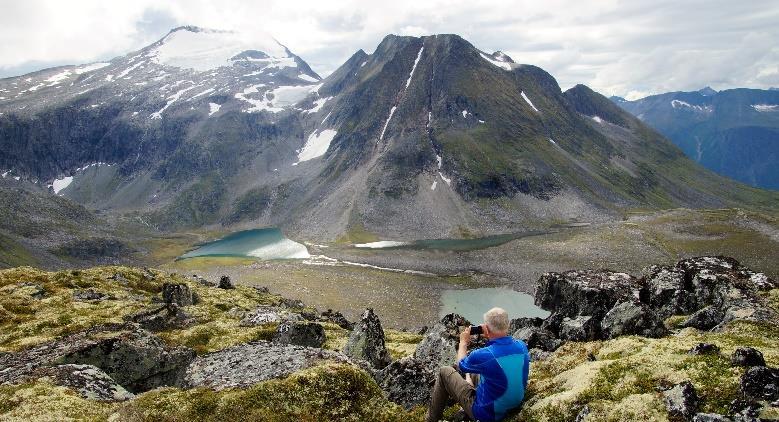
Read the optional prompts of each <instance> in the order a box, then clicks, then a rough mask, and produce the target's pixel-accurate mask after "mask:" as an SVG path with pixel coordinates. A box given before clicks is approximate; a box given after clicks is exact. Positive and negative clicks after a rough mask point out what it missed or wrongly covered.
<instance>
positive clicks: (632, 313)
mask: <svg viewBox="0 0 779 422" xmlns="http://www.w3.org/2000/svg"><path fill="white" fill-rule="evenodd" d="M601 330H602V332H603V337H604V338H615V337H618V336H623V335H635V334H637V335H641V336H644V337H661V336H663V335H665V334H667V332H668V330H667V329H666V328H665V326H664V325H663V322H662V321H661V320H660V319H659V318H658V316H657V315H656V314H655V313H654V312H652V310H651V309H650V308H649V307H648V306H646V305H644V304H641V303H635V302H632V301H629V302H622V303H620V304H618V305H616V306H614V307H613V308H612V309H611V310H609V312H608V313H606V315H605V316H604V317H603V321H601Z"/></svg>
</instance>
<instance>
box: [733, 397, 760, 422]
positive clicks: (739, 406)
mask: <svg viewBox="0 0 779 422" xmlns="http://www.w3.org/2000/svg"><path fill="white" fill-rule="evenodd" d="M762 407H763V405H761V404H760V403H757V402H754V401H752V400H745V399H743V398H741V399H735V400H733V401H732V402H730V404H729V405H728V414H729V415H730V416H732V418H733V419H734V420H736V421H738V422H759V421H763V419H758V417H759V416H760V409H762Z"/></svg>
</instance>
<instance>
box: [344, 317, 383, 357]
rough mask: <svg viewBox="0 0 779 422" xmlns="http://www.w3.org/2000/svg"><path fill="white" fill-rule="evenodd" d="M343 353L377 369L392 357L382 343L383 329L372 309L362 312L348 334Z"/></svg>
mask: <svg viewBox="0 0 779 422" xmlns="http://www.w3.org/2000/svg"><path fill="white" fill-rule="evenodd" d="M344 353H345V354H346V355H347V356H349V357H352V358H354V359H361V360H365V361H367V362H368V363H370V364H371V365H373V366H374V367H376V368H379V369H381V368H384V367H385V366H387V365H389V363H390V361H391V360H392V359H391V358H390V355H389V352H388V351H387V347H386V346H385V344H384V330H383V329H382V328H381V321H379V317H378V316H376V314H375V313H374V312H373V309H370V308H369V309H366V310H365V312H363V314H362V318H360V321H359V322H358V323H357V324H356V325H355V327H354V330H353V331H352V334H351V335H350V336H349V340H348V341H347V343H346V347H344Z"/></svg>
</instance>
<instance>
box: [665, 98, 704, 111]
mask: <svg viewBox="0 0 779 422" xmlns="http://www.w3.org/2000/svg"><path fill="white" fill-rule="evenodd" d="M671 107H673V108H679V109H681V108H687V109H690V110H693V111H703V112H710V111H711V106H699V105H694V104H690V103H688V102H686V101H681V100H671Z"/></svg>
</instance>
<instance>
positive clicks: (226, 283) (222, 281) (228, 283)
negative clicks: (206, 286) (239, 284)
mask: <svg viewBox="0 0 779 422" xmlns="http://www.w3.org/2000/svg"><path fill="white" fill-rule="evenodd" d="M216 287H219V288H220V289H234V288H235V286H234V285H233V282H232V280H230V277H228V276H226V275H223V276H222V277H220V278H219V284H218V285H217V286H216Z"/></svg>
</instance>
